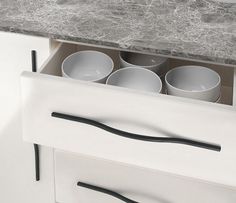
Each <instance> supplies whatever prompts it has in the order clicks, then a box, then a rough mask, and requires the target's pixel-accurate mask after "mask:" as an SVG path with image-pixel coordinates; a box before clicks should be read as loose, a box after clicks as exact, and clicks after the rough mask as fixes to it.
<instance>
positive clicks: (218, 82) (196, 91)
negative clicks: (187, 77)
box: [165, 65, 221, 93]
mask: <svg viewBox="0 0 236 203" xmlns="http://www.w3.org/2000/svg"><path fill="white" fill-rule="evenodd" d="M187 67H193V68H200V69H205V70H208V71H210V72H212V73H214V74H215V75H216V76H217V78H218V81H217V83H216V84H215V85H214V86H212V87H210V88H207V89H205V90H194V91H189V90H184V89H180V88H177V87H175V86H173V85H171V84H170V83H169V82H168V81H167V76H168V75H169V74H170V73H172V72H173V71H175V70H177V69H184V68H187ZM165 83H166V86H170V87H172V88H173V89H175V90H177V91H181V92H185V93H205V92H208V91H211V90H213V89H215V88H217V87H219V86H220V85H221V77H220V75H219V74H218V73H217V72H216V71H214V70H212V69H210V68H207V67H204V66H196V65H186V66H178V67H175V68H173V69H171V70H169V71H168V72H167V73H166V75H165Z"/></svg>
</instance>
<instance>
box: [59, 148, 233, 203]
mask: <svg viewBox="0 0 236 203" xmlns="http://www.w3.org/2000/svg"><path fill="white" fill-rule="evenodd" d="M78 182H79V184H78ZM55 184H56V201H57V202H60V203H111V202H112V203H122V202H129V201H128V200H127V199H125V198H128V199H130V200H133V201H134V202H145V203H190V202H191V203H235V202H236V188H235V189H234V188H229V187H225V186H222V185H216V184H213V183H208V182H203V181H199V180H195V179H189V178H185V177H181V176H176V175H172V174H168V173H164V172H161V171H153V170H149V169H145V168H140V167H136V166H132V165H125V164H121V163H116V162H112V161H107V160H102V159H95V158H92V157H87V156H78V155H76V154H71V153H67V152H62V151H56V152H55ZM122 198H124V199H122ZM125 200H127V201H125ZM131 202H132V201H130V203H131Z"/></svg>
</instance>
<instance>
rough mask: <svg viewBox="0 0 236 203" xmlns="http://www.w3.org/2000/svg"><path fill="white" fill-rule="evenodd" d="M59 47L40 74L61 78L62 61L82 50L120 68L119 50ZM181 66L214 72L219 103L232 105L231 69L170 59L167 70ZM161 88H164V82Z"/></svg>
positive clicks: (68, 45)
mask: <svg viewBox="0 0 236 203" xmlns="http://www.w3.org/2000/svg"><path fill="white" fill-rule="evenodd" d="M55 43H56V42H55ZM59 46H60V44H57V46H56V48H55V50H54V52H55V53H54V54H52V56H53V57H54V58H53V60H51V58H49V61H46V63H45V65H43V66H42V67H41V70H40V73H43V74H49V75H54V76H59V77H61V76H62V73H61V64H62V62H63V60H64V59H65V58H66V57H67V56H69V55H70V54H72V53H74V52H77V51H82V50H97V51H100V52H103V53H105V54H107V55H109V56H110V57H111V58H112V59H113V61H114V71H115V70H117V69H119V67H120V60H119V52H120V51H119V50H111V49H106V48H98V47H91V46H85V45H78V44H70V43H62V44H61V47H60V48H59ZM183 65H200V66H204V67H208V68H210V69H212V70H214V71H216V72H217V73H218V74H219V75H220V77H221V99H220V102H219V103H221V104H225V105H232V104H233V93H234V88H233V86H234V71H235V69H234V68H233V67H226V66H222V65H215V64H207V63H202V62H196V61H187V60H183V59H172V58H170V59H169V67H168V69H173V68H175V67H178V66H183ZM163 86H164V88H165V84H164V82H163ZM163 92H165V91H163Z"/></svg>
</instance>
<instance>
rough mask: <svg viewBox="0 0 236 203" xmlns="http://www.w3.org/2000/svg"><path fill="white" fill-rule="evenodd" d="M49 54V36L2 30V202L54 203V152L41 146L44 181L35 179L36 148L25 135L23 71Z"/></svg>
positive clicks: (0, 66) (0, 76) (42, 177)
mask: <svg viewBox="0 0 236 203" xmlns="http://www.w3.org/2000/svg"><path fill="white" fill-rule="evenodd" d="M32 49H35V50H37V51H38V62H39V64H41V63H42V61H43V60H45V58H46V57H47V56H48V55H49V40H48V39H46V38H38V37H30V36H24V35H19V34H12V33H3V32H0V202H1V203H16V202H17V203H52V202H54V191H53V181H54V180H53V153H52V150H51V149H49V148H43V149H42V148H41V154H40V155H41V169H42V168H43V170H41V172H42V174H41V181H40V182H35V168H34V151H33V146H32V144H29V143H24V142H23V141H22V135H21V116H20V85H19V84H20V82H19V77H20V73H21V72H22V71H23V70H31V50H32Z"/></svg>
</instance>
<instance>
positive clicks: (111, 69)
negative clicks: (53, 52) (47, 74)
mask: <svg viewBox="0 0 236 203" xmlns="http://www.w3.org/2000/svg"><path fill="white" fill-rule="evenodd" d="M86 52H87V53H97V54H100V55H103V56H105V57H107V58H108V59H109V60H110V61H111V68H110V70H109V71H108V73H107V74H105V75H104V76H102V77H100V78H97V79H94V80H82V79H76V78H73V77H71V76H69V75H68V74H67V73H66V72H65V71H64V64H65V62H66V61H67V60H68V59H69V58H71V57H74V56H75V55H79V54H81V53H86ZM113 69H114V61H113V60H112V58H111V57H110V56H108V55H107V54H105V53H103V52H100V51H95V50H82V51H77V52H74V53H73V54H70V55H69V56H67V57H66V58H65V59H64V60H63V62H62V64H61V71H62V74H64V75H65V76H66V77H68V78H71V79H74V80H82V81H87V82H96V81H100V80H102V79H104V78H106V77H107V76H109V75H110V74H111V73H112V71H113Z"/></svg>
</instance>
